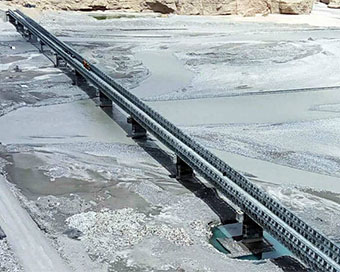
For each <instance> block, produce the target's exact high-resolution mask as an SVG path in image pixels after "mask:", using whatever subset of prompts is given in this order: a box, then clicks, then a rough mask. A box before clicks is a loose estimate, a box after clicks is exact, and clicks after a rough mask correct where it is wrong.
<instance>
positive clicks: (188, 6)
mask: <svg viewBox="0 0 340 272" xmlns="http://www.w3.org/2000/svg"><path fill="white" fill-rule="evenodd" d="M7 1H9V2H11V3H13V4H19V5H23V6H36V7H37V8H40V9H62V10H80V11H92V10H127V11H138V12H144V11H145V12H147V11H154V12H160V13H164V14H170V13H175V14H187V15H230V14H238V15H243V16H253V15H255V14H269V13H282V14H309V13H310V12H311V10H312V7H313V3H314V1H315V0H28V1H27V0H7ZM323 1H330V2H337V1H340V0H323Z"/></svg>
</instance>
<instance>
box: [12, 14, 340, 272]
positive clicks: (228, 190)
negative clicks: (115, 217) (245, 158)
mask: <svg viewBox="0 0 340 272" xmlns="http://www.w3.org/2000/svg"><path fill="white" fill-rule="evenodd" d="M8 17H9V18H10V22H11V23H13V24H14V25H16V26H17V29H18V31H23V32H25V31H26V32H27V31H28V32H29V33H30V34H32V35H34V36H35V37H37V38H39V39H40V41H41V42H43V43H44V44H46V45H48V46H49V47H50V48H51V49H52V50H53V51H55V52H56V53H57V54H58V55H59V56H60V57H62V58H63V59H64V60H65V61H66V62H67V63H68V64H69V65H71V66H72V67H73V68H74V69H76V71H78V72H79V73H80V74H81V75H82V76H83V77H84V78H86V79H87V80H89V81H90V82H91V83H92V84H94V85H95V86H96V87H97V88H99V89H100V90H101V91H103V93H104V94H105V95H106V96H108V97H109V98H110V99H112V100H113V101H114V102H115V103H117V104H118V105H119V106H120V107H121V108H122V109H123V110H125V111H126V112H128V113H129V114H131V115H132V116H133V117H134V118H135V120H136V121H138V122H139V123H140V124H141V125H142V126H143V127H145V128H146V129H147V130H149V131H150V132H151V133H152V134H153V135H155V136H156V138H158V139H159V140H160V141H161V142H162V143H164V144H165V145H166V146H167V147H168V148H170V149H171V150H173V151H174V152H175V153H176V154H177V155H179V156H180V157H181V159H183V161H185V162H186V163H187V164H189V165H190V166H191V167H192V168H193V169H195V170H196V171H197V172H199V173H200V174H201V175H202V176H204V177H205V178H206V179H207V180H209V181H210V182H211V183H213V184H214V185H215V186H216V187H217V188H219V189H220V190H221V191H222V192H223V193H224V194H225V195H226V196H227V197H228V198H229V199H230V200H231V201H232V202H234V203H235V204H236V205H238V206H239V207H240V208H241V209H242V210H244V211H245V212H246V213H247V214H248V215H249V216H250V217H251V218H252V219H253V220H254V221H255V222H257V223H258V224H259V225H261V226H262V227H263V228H264V229H265V230H266V231H267V232H269V233H270V234H272V235H273V236H274V237H276V238H277V239H278V240H279V241H280V242H282V243H283V244H284V245H285V246H286V247H287V248H288V249H290V250H291V251H292V252H293V253H294V254H296V255H297V256H298V257H299V258H300V259H301V260H302V261H303V262H305V263H306V264H307V265H308V266H310V267H311V268H313V269H316V270H317V271H332V272H333V271H340V266H339V262H340V260H339V258H340V249H339V247H338V246H337V245H336V244H334V243H333V242H332V241H330V240H329V239H328V238H327V237H325V236H324V235H322V234H321V233H320V232H318V231H316V230H315V229H313V228H312V227H310V226H309V225H308V224H306V223H305V222H304V221H302V220H301V219H300V218H298V217H297V216H296V215H294V214H293V213H292V212H290V211H289V210H288V209H287V208H285V207H284V206H282V204H280V203H279V202H277V201H276V200H274V199H273V198H272V197H270V196H269V195H268V194H267V193H265V192H264V191H263V190H262V189H260V188H259V187H257V186H256V185H254V184H253V183H251V182H250V181H249V180H247V179H246V178H245V177H244V176H243V175H241V174H240V173H238V172H237V171H235V170H234V169H232V168H231V167H230V166H229V165H227V164H226V163H225V162H223V161H222V160H220V159H219V158H217V157H216V156H215V155H213V154H212V153H211V152H210V151H209V150H207V149H205V148H204V147H203V146H202V145H201V144H199V143H197V142H195V141H194V140H193V139H192V138H190V137H189V136H188V135H186V134H185V133H184V132H183V131H181V130H180V129H179V128H177V127H176V126H175V125H173V124H172V123H170V122H169V121H168V120H166V119H165V118H164V117H163V116H161V115H160V114H159V113H157V112H155V111H154V110H153V109H152V108H150V107H149V106H147V105H146V104H145V103H143V102H142V101H141V100H140V99H138V98H137V97H136V96H134V95H133V94H132V93H130V92H129V91H127V90H126V89H124V88H123V87H122V86H120V85H119V84H117V83H116V82H115V81H114V80H113V79H112V78H110V77H109V76H107V75H106V74H105V73H103V72H102V71H101V70H100V69H99V68H97V67H96V66H94V65H91V70H90V71H89V70H87V69H85V68H84V67H83V65H82V62H83V60H84V58H83V57H82V56H81V55H79V54H78V53H77V52H76V51H75V50H73V49H72V48H71V47H70V46H68V45H66V44H65V43H63V42H62V41H60V40H59V39H57V38H56V37H55V36H54V35H52V34H51V33H49V32H48V31H47V30H46V29H44V28H43V27H42V26H40V25H39V24H38V23H36V22H35V21H34V20H32V19H31V18H29V17H27V16H26V15H24V14H23V13H21V12H20V11H16V12H13V11H11V10H10V11H8ZM18 26H19V27H18Z"/></svg>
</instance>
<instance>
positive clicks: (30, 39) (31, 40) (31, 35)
mask: <svg viewBox="0 0 340 272" xmlns="http://www.w3.org/2000/svg"><path fill="white" fill-rule="evenodd" d="M29 41H30V42H31V43H36V42H37V41H38V38H37V36H35V35H34V34H32V33H30V36H29Z"/></svg>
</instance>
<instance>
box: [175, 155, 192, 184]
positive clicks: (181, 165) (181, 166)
mask: <svg viewBox="0 0 340 272" xmlns="http://www.w3.org/2000/svg"><path fill="white" fill-rule="evenodd" d="M193 176H194V171H193V170H192V168H191V167H190V166H189V165H188V164H187V163H186V162H184V161H183V160H182V159H181V158H180V157H178V156H177V158H176V179H183V178H191V177H193Z"/></svg>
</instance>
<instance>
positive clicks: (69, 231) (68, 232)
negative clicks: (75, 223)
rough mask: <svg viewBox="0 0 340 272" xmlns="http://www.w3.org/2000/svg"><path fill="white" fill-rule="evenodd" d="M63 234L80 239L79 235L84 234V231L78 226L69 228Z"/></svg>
mask: <svg viewBox="0 0 340 272" xmlns="http://www.w3.org/2000/svg"><path fill="white" fill-rule="evenodd" d="M63 234H66V235H67V237H68V238H70V239H75V240H79V237H81V236H83V235H84V234H83V232H81V231H80V230H78V229H76V228H69V229H67V230H65V231H64V232H63Z"/></svg>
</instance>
